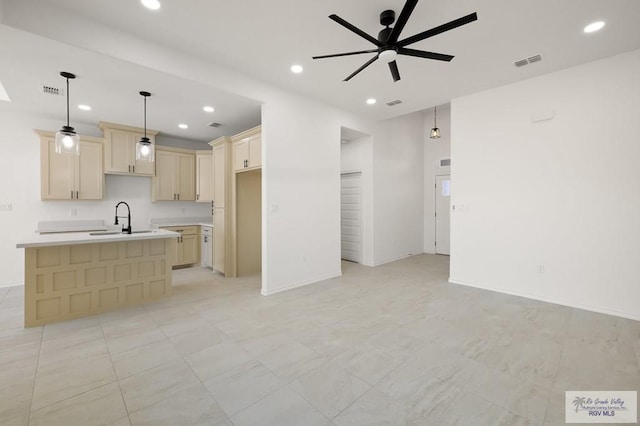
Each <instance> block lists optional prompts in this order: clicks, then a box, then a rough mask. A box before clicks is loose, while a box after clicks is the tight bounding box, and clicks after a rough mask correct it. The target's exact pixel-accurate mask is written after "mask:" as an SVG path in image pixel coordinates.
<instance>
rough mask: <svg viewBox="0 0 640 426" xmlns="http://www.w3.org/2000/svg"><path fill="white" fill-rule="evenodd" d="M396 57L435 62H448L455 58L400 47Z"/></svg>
mask: <svg viewBox="0 0 640 426" xmlns="http://www.w3.org/2000/svg"><path fill="white" fill-rule="evenodd" d="M398 55H407V56H415V57H418V58H427V59H435V60H436V61H446V62H450V61H451V60H452V59H453V58H454V57H455V56H452V55H445V54H444V53H435V52H425V51H424V50H416V49H408V48H406V47H401V48H399V49H398Z"/></svg>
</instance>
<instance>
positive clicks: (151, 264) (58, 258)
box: [17, 229, 179, 327]
mask: <svg viewBox="0 0 640 426" xmlns="http://www.w3.org/2000/svg"><path fill="white" fill-rule="evenodd" d="M178 236H179V234H178V233H176V232H171V231H166V230H162V229H158V230H150V231H143V232H135V231H134V232H133V233H131V234H123V233H119V232H74V233H59V234H43V235H34V236H33V237H30V238H28V239H25V240H24V241H23V242H21V243H19V244H18V245H17V247H18V248H24V249H25V283H24V303H25V309H24V324H25V327H33V326H37V325H43V324H48V323H51V322H57V321H63V320H68V319H73V318H78V317H83V316H87V315H93V314H97V313H101V312H106V311H111V310H115V309H119V308H122V307H126V306H131V305H137V304H140V303H144V302H147V301H150V300H155V299H158V298H161V297H164V296H168V295H170V294H171V292H172V273H171V267H172V266H173V261H174V259H175V250H176V239H177V238H178Z"/></svg>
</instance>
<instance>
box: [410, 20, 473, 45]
mask: <svg viewBox="0 0 640 426" xmlns="http://www.w3.org/2000/svg"><path fill="white" fill-rule="evenodd" d="M476 20H478V14H477V13H476V12H473V13H471V14H469V15H467V16H463V17H462V18H458V19H455V20H453V21H451V22H447V23H446V24H442V25H440V26H438V27H435V28H431V29H430V30H427V31H424V32H421V33H419V34H416V35H414V36H411V37H409V38H405V39H404V40H400V41H399V42H398V46H400V47H404V46H408V45H410V44H412V43H416V42H418V41H421V40H424V39H426V38H429V37H433V36H435V35H438V34H442V33H444V32H446V31H449V30H452V29H454V28H458V27H461V26H463V25H465V24H468V23H470V22H473V21H476Z"/></svg>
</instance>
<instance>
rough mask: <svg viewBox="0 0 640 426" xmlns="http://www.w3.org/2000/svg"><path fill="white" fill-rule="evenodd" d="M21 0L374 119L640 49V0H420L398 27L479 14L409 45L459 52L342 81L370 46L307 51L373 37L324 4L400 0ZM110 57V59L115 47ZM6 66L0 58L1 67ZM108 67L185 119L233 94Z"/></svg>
mask: <svg viewBox="0 0 640 426" xmlns="http://www.w3.org/2000/svg"><path fill="white" fill-rule="evenodd" d="M20 1H30V2H31V3H34V5H37V4H38V3H50V4H53V5H55V6H56V7H58V8H61V9H63V10H66V11H68V12H70V13H71V12H72V13H74V14H79V15H81V16H83V17H86V18H90V19H93V20H96V21H99V22H102V23H104V24H106V25H108V26H110V27H112V28H115V29H118V30H120V31H122V32H127V33H130V34H134V35H136V36H138V37H140V38H143V39H146V40H149V41H153V42H156V43H160V44H163V45H165V46H168V47H172V48H174V49H176V50H179V51H181V52H183V53H190V54H192V55H194V56H198V57H199V58H203V59H206V60H209V61H212V62H215V63H217V64H220V65H223V66H226V67H228V68H231V69H234V70H238V71H239V72H242V73H245V74H248V75H251V76H254V77H256V78H258V79H261V80H264V81H267V82H270V83H273V84H276V85H278V86H280V87H284V88H287V89H289V90H294V91H297V92H300V93H304V94H307V95H309V96H312V97H315V98H317V99H320V100H322V101H325V102H327V103H329V104H332V105H335V106H338V107H340V108H342V109H345V110H348V111H352V112H355V113H359V114H363V115H366V116H368V117H371V118H374V119H384V118H389V117H393V116H398V115H402V114H406V113H409V112H413V111H418V110H423V109H426V108H429V107H432V106H433V105H439V104H443V103H446V102H448V101H450V100H451V99H452V98H455V97H458V96H463V95H465V94H469V93H474V92H478V91H482V90H486V89H489V88H492V87H496V86H500V85H504V84H508V83H511V82H515V81H519V80H523V79H528V78H532V77H535V76H538V75H541V74H546V73H549V72H552V71H556V70H559V69H563V68H567V67H570V66H574V65H579V64H582V63H585V62H589V61H593V60H596V59H599V58H604V57H607V56H611V55H614V54H617V53H622V52H625V51H629V50H634V49H638V48H640V25H638V23H640V1H637V0H616V1H615V2H614V1H604V0H536V1H522V0H477V1H474V2H470V1H462V0H446V1H445V0H439V1H432V0H422V1H420V2H419V3H418V5H417V7H416V9H415V11H414V13H413V15H412V16H411V19H410V20H409V22H408V23H407V25H406V27H405V29H404V31H403V33H402V37H401V38H405V37H408V36H410V35H413V34H415V33H418V32H421V31H423V30H426V29H429V28H432V27H435V26H437V25H440V24H442V23H445V22H448V21H451V20H453V19H456V18H458V17H461V16H463V15H467V14H469V13H472V12H477V13H478V21H476V22H473V23H470V24H468V25H465V26H463V27H460V28H458V29H455V30H452V31H450V32H447V33H444V34H441V35H438V36H436V37H433V38H430V39H428V40H424V41H421V42H418V43H416V44H415V45H412V46H411V47H412V48H416V49H422V50H429V51H435V52H440V53H447V54H452V55H455V56H456V57H455V59H453V61H452V62H450V63H446V62H439V61H432V60H427V59H419V58H412V57H406V56H401V57H399V58H398V66H399V69H400V74H401V76H402V80H401V81H400V82H397V83H394V82H393V80H392V79H391V76H390V74H389V70H388V67H387V65H386V64H385V63H382V62H381V61H378V62H376V63H374V64H373V65H372V66H370V67H369V68H368V69H366V70H365V71H363V72H362V73H360V74H359V75H358V76H356V77H355V78H354V79H353V80H351V81H350V82H346V83H345V82H342V80H343V79H344V78H345V77H346V76H347V75H349V74H350V73H351V72H352V71H354V70H355V69H356V68H358V67H359V66H360V65H362V64H363V63H364V62H366V61H367V59H369V58H370V57H371V56H372V55H359V56H351V57H343V58H334V59H324V60H316V61H313V60H312V59H311V57H312V56H314V55H321V54H331V53H339V52H346V51H351V50H363V49H369V48H372V45H370V44H369V43H368V42H367V41H365V40H363V39H361V38H360V37H358V36H357V35H355V34H353V33H351V32H349V31H347V30H346V29H344V28H343V27H341V26H339V25H338V24H336V23H335V22H333V21H331V20H329V19H328V15H330V14H332V13H336V14H338V15H339V16H340V17H342V18H344V19H346V20H347V21H349V22H351V23H353V24H354V25H356V26H357V27H359V28H361V29H362V30H364V31H366V32H367V33H369V34H372V35H373V36H376V35H377V32H378V31H379V30H380V29H381V26H380V24H379V22H378V20H379V13H380V12H381V11H382V10H385V9H389V8H390V9H394V10H395V11H396V13H399V12H400V10H401V9H402V6H403V5H404V0H350V1H344V0H323V1H317V0H316V1H312V0H270V1H259V0H244V1H222V0H217V1H216V0H160V1H161V3H162V8H161V9H160V10H159V11H155V12H152V11H149V10H147V9H145V8H144V7H143V6H141V5H140V3H139V1H138V0H92V1H86V0H20ZM5 3H10V1H5ZM595 20H604V21H605V22H606V27H605V28H604V29H603V30H602V31H600V32H598V33H594V34H584V33H583V31H582V29H583V27H584V26H585V25H586V24H588V23H590V22H593V21H595ZM33 48H36V47H33ZM4 49H7V47H6V46H5V47H4ZM57 53H58V52H56V55H57ZM536 54H540V55H542V58H543V61H542V62H539V63H534V64H530V65H527V66H525V67H522V68H516V67H515V66H514V64H513V62H514V61H516V60H519V59H522V58H526V57H529V56H533V55H536ZM56 55H53V54H51V55H49V56H50V58H49V59H50V60H51V61H52V62H53V61H54V60H55V56H56ZM84 55H89V56H90V58H89V59H90V60H91V61H100V58H99V55H92V54H90V53H88V52H84V53H83V56H84ZM81 59H82V60H81V61H79V62H78V66H81V65H87V64H86V62H87V60H86V59H87V58H86V57H83V58H81ZM103 60H104V61H107V62H108V58H103ZM64 63H69V62H64ZM293 63H298V64H301V65H303V66H304V68H305V71H304V73H302V74H300V75H294V74H292V73H291V72H290V71H289V67H290V66H291V65H292V64H293ZM45 65H46V68H47V69H46V70H43V72H44V71H46V72H47V73H48V74H47V75H49V76H51V75H53V74H55V73H57V72H58V71H61V70H62V69H60V66H61V65H60V62H58V63H56V64H55V66H53V65H50V64H49V63H45ZM5 68H6V67H4V66H3V67H2V68H0V72H2V70H3V69H5ZM67 68H69V67H67ZM79 70H80V71H82V68H76V69H69V71H78V72H79V73H80V71H79ZM54 71H55V73H54ZM86 71H87V72H91V71H92V70H91V69H87V70H86ZM111 74H113V75H111ZM125 74H126V75H125ZM156 74H157V75H156ZM80 76H81V73H80ZM43 77H44V75H43V76H41V77H40V78H43ZM54 77H55V76H54ZM103 77H104V84H105V92H107V93H109V94H111V97H110V102H116V103H117V102H118V101H120V102H124V101H123V99H124V95H123V94H121V93H119V92H116V91H115V89H113V83H116V82H118V81H120V80H119V77H122V78H124V77H128V78H129V79H130V80H131V81H132V83H131V87H128V88H127V96H130V93H131V92H132V91H133V93H134V95H133V96H134V97H135V94H136V93H137V91H138V90H150V91H151V92H153V91H154V87H153V84H151V83H157V84H158V85H157V86H156V87H158V88H162V89H163V90H165V89H168V88H169V87H170V95H169V94H167V96H171V100H172V102H174V101H175V102H176V105H175V106H176V108H177V107H178V106H180V109H179V110H176V111H177V112H176V111H174V112H175V114H174V115H173V116H172V117H171V119H172V123H173V122H176V120H177V121H180V120H182V117H183V116H184V117H187V118H189V117H190V115H189V114H188V113H187V112H184V113H182V111H185V110H186V109H187V108H193V106H194V105H195V106H198V107H201V104H204V103H214V104H215V105H214V106H216V108H218V109H219V110H220V111H223V110H224V109H222V108H220V107H221V106H222V105H223V103H226V102H227V101H228V102H231V100H230V99H231V98H230V99H226V98H220V97H218V98H216V96H218V95H219V93H213V92H211V88H203V87H199V86H197V85H192V84H185V82H184V81H178V80H177V79H175V78H174V79H173V80H174V81H172V78H171V77H168V76H166V75H160V73H154V72H153V71H151V70H148V69H143V68H140V67H138V69H135V70H134V69H132V67H129V68H124V67H123V68H122V69H120V67H119V66H118V67H116V68H112V69H109V73H104V76H103ZM0 80H2V81H3V82H4V83H5V87H6V88H7V91H9V92H11V89H12V87H11V86H12V84H13V83H11V81H5V80H7V79H6V75H5V74H0ZM50 80H52V78H49V81H50ZM53 80H54V81H55V78H53ZM143 82H144V83H149V84H143ZM149 85H151V87H149ZM77 86H78V88H77V89H76V88H75V86H74V88H73V89H72V93H73V91H74V90H78V91H80V90H82V89H81V80H80V79H79V80H78V81H77ZM119 86H120V85H119ZM134 86H135V88H134ZM143 86H144V87H143ZM107 88H108V89H107ZM159 92H160V91H159ZM78 93H81V92H78ZM203 93H204V94H206V93H211V95H210V96H204V95H203ZM10 95H11V93H10ZM12 97H13V96H12ZM369 97H375V98H377V99H378V103H377V104H376V105H374V106H368V105H365V100H366V99H367V98H369ZM217 99H219V100H220V101H219V102H218V101H217ZM394 99H400V100H402V101H403V103H402V104H401V105H398V106H395V107H388V106H386V105H385V102H387V101H390V100H394ZM223 100H224V102H223ZM244 101H246V100H244ZM154 102H157V103H156V104H154ZM238 102H239V104H238V105H239V106H238V108H242V106H240V104H242V102H240V101H238ZM140 104H141V102H140ZM158 104H160V105H162V102H161V100H160V99H154V98H151V99H150V102H149V108H150V109H149V111H150V117H152V115H151V114H152V109H151V108H152V105H158ZM183 104H184V105H183ZM243 105H244V104H243ZM140 106H141V105H140ZM254 106H255V104H254ZM136 113H137V111H136ZM216 113H217V111H216ZM181 114H182V115H181ZM194 117H195V116H194ZM187 118H184V120H187ZM207 119H208V118H207ZM162 120H165V118H164V117H163V119H162ZM213 120H215V121H221V122H225V119H222V118H221V119H217V118H213V119H212V120H210V121H213ZM228 121H232V119H229V120H228ZM176 124H177V123H176ZM150 126H151V125H150ZM156 127H159V126H156ZM159 130H163V129H161V128H160V129H159ZM173 133H176V132H175V131H174V132H173ZM194 137H195V136H194ZM197 137H198V138H200V137H201V136H200V135H198V136H197Z"/></svg>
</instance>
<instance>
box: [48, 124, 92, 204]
mask: <svg viewBox="0 0 640 426" xmlns="http://www.w3.org/2000/svg"><path fill="white" fill-rule="evenodd" d="M37 133H38V134H39V135H40V177H41V182H40V191H41V199H42V200H102V198H103V196H104V174H103V169H102V154H103V152H102V139H100V138H92V137H88V136H81V137H80V138H81V139H80V155H79V156H74V155H60V154H56V152H55V134H54V133H53V132H43V131H37Z"/></svg>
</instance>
